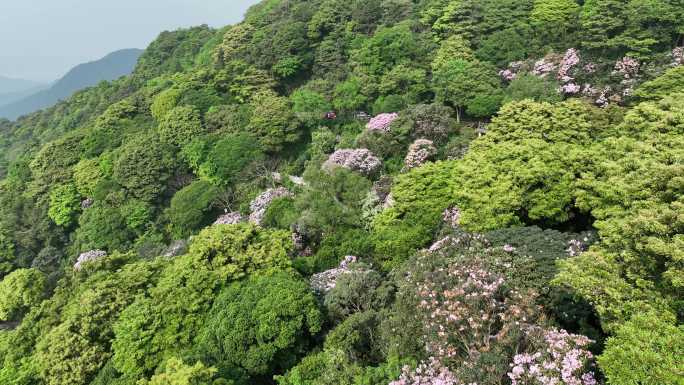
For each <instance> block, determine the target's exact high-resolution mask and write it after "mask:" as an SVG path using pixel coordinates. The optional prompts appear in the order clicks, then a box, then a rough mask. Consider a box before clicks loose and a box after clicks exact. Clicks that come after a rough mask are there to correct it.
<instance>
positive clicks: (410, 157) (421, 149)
mask: <svg viewBox="0 0 684 385" xmlns="http://www.w3.org/2000/svg"><path fill="white" fill-rule="evenodd" d="M435 154H437V148H436V147H435V145H434V143H433V142H432V141H431V140H427V139H418V140H416V141H415V142H413V143H412V144H411V146H409V150H408V153H407V154H406V158H405V159H404V166H405V167H406V169H408V170H410V169H412V168H415V167H419V166H422V165H423V164H424V163H425V162H427V161H428V160H429V159H431V158H432V157H433V156H435Z"/></svg>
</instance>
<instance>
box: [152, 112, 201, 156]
mask: <svg viewBox="0 0 684 385" xmlns="http://www.w3.org/2000/svg"><path fill="white" fill-rule="evenodd" d="M203 132H204V127H203V125H202V121H201V120H200V114H199V111H198V110H197V109H195V108H193V107H189V106H182V107H176V108H173V109H172V110H170V111H169V112H167V113H166V114H165V115H164V117H163V118H161V122H160V123H159V137H160V139H161V140H162V141H163V142H164V143H167V144H170V145H173V146H176V147H182V146H184V145H185V144H188V143H189V142H190V141H191V140H192V139H193V138H195V137H197V136H199V135H201V134H202V133H203Z"/></svg>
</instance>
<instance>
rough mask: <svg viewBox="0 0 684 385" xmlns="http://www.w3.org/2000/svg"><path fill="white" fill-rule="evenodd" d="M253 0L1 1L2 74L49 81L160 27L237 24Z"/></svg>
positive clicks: (142, 40)
mask: <svg viewBox="0 0 684 385" xmlns="http://www.w3.org/2000/svg"><path fill="white" fill-rule="evenodd" d="M257 2H258V0H232V1H229V2H226V1H221V0H201V1H199V0H163V1H162V0H146V1H144V2H142V1H139V0H119V1H117V2H106V3H105V2H94V1H92V0H33V1H32V2H31V3H30V4H28V3H27V2H23V1H21V2H20V1H13V0H7V1H4V2H3V3H6V4H3V5H2V6H0V47H2V48H1V49H2V51H0V76H3V77H8V78H14V79H25V80H32V81H38V82H43V83H47V82H51V81H54V80H56V79H58V78H59V77H61V76H63V75H64V74H65V73H66V72H67V71H68V70H69V69H71V68H72V67H74V66H76V65H78V64H81V63H85V62H90V61H94V60H98V59H100V58H102V57H104V56H105V55H107V54H109V53H111V52H113V51H117V50H120V49H126V48H145V47H147V45H148V44H149V43H150V42H151V41H152V40H153V39H154V38H155V37H157V35H158V34H159V33H160V32H162V31H164V30H174V29H178V28H184V27H190V26H194V25H200V24H208V25H210V26H212V27H222V26H224V25H227V24H232V23H236V22H238V21H240V20H241V19H242V16H243V15H244V13H245V11H246V10H247V8H249V6H251V5H253V4H256V3H257ZM46 31H48V32H46Z"/></svg>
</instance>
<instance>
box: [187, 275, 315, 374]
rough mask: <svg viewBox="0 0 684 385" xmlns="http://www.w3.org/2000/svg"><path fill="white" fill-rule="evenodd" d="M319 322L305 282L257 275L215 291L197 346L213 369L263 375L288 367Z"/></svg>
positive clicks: (312, 297)
mask: <svg viewBox="0 0 684 385" xmlns="http://www.w3.org/2000/svg"><path fill="white" fill-rule="evenodd" d="M321 322H322V316H321V313H320V311H319V309H318V306H317V303H316V300H315V298H314V296H313V293H312V292H311V291H310V289H309V285H308V283H307V282H305V281H303V280H301V279H298V278H296V277H293V276H292V275H290V274H289V273H276V274H274V275H265V276H257V277H253V278H252V279H250V280H247V281H244V282H237V283H234V284H232V285H230V286H228V287H226V288H225V289H224V290H222V291H221V293H220V294H219V296H218V297H217V298H216V301H215V302H214V307H213V309H212V310H211V312H210V313H209V316H208V317H207V321H206V323H205V326H204V328H203V329H202V331H201V332H200V336H199V346H198V349H199V351H200V354H201V355H202V356H204V357H207V358H208V359H209V360H210V362H212V363H215V365H217V366H218V367H231V366H238V367H242V368H244V369H246V370H247V372H248V373H250V374H252V375H266V374H268V373H273V372H275V371H279V370H282V369H287V368H288V367H290V366H292V365H293V364H294V363H295V362H296V358H297V354H298V352H300V351H302V350H303V349H305V348H306V347H307V341H308V340H309V339H310V338H311V337H312V336H313V335H315V334H317V333H318V332H319V331H320V330H321Z"/></svg>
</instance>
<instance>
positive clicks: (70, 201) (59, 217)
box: [48, 184, 81, 227]
mask: <svg viewBox="0 0 684 385" xmlns="http://www.w3.org/2000/svg"><path fill="white" fill-rule="evenodd" d="M80 211H81V197H80V196H79V194H78V191H76V187H75V186H74V185H73V184H66V185H61V186H56V187H54V188H53V189H52V191H51V192H50V209H49V210H48V216H49V217H50V219H52V220H53V221H54V222H55V223H56V224H57V225H59V226H64V227H69V226H71V224H72V223H73V222H74V220H75V219H76V215H77V214H78V213H79V212H80Z"/></svg>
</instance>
